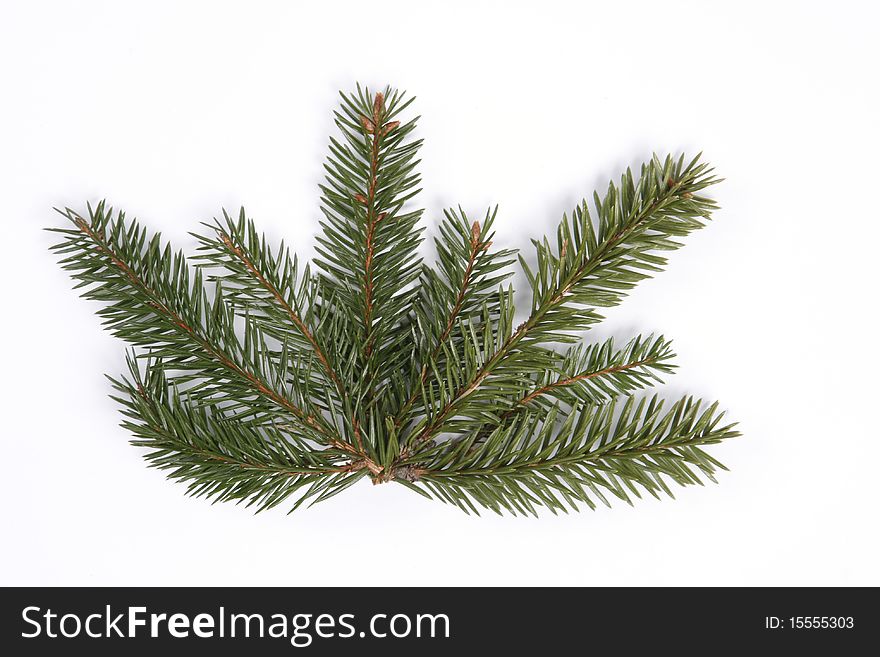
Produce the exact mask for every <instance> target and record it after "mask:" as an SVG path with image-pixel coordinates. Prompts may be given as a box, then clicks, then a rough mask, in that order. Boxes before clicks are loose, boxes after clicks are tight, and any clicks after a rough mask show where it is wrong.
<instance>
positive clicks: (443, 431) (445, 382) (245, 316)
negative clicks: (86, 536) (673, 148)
mask: <svg viewBox="0 0 880 657" xmlns="http://www.w3.org/2000/svg"><path fill="white" fill-rule="evenodd" d="M410 102H411V99H409V100H407V99H405V97H404V94H403V93H399V92H397V91H394V90H391V89H386V90H385V91H384V93H376V94H373V93H371V92H370V91H369V90H367V89H361V88H360V87H358V88H357V90H356V92H355V93H352V94H342V102H341V105H340V108H339V110H338V111H337V112H336V113H335V118H336V125H337V127H338V128H339V134H338V135H337V137H335V138H331V140H330V155H329V157H328V159H327V162H326V164H325V170H326V180H325V183H324V184H323V185H322V186H321V192H322V197H321V202H322V205H321V209H322V211H323V215H324V218H323V220H322V222H321V227H322V229H323V233H322V234H321V235H320V236H319V237H318V238H317V247H316V248H317V252H318V258H317V259H316V260H315V262H314V263H313V266H314V270H313V269H311V268H310V267H309V266H308V265H305V266H302V265H301V264H300V263H299V262H298V260H297V258H296V256H295V255H292V254H291V253H290V251H289V250H288V249H287V248H286V247H285V246H284V245H283V244H282V245H281V246H279V247H277V248H273V247H272V246H270V245H269V244H267V242H266V240H265V238H264V237H263V236H262V235H261V234H260V233H259V232H258V231H257V229H256V228H255V226H254V224H253V222H252V221H251V220H250V219H248V218H247V216H246V215H245V212H244V210H243V209H242V210H241V212H240V213H239V215H238V216H237V217H234V216H230V215H228V214H227V213H226V212H225V211H224V212H223V216H222V217H221V218H220V219H219V220H215V221H214V222H212V223H208V224H205V225H204V226H205V231H204V232H203V233H199V234H195V237H196V238H197V240H198V241H199V250H198V254H197V256H196V258H195V259H194V263H193V264H194V266H191V264H190V262H188V261H187V259H186V258H185V256H184V255H183V254H182V253H180V252H176V251H173V250H172V249H171V247H170V246H169V245H168V244H167V243H166V242H163V241H162V239H161V237H160V236H159V235H158V234H150V233H148V231H147V230H146V229H145V228H143V227H142V226H141V225H140V224H139V223H138V222H137V221H133V220H129V219H126V217H125V215H124V213H122V212H117V213H114V212H113V210H112V209H111V208H109V207H106V206H105V204H104V203H103V202H102V203H99V204H98V205H97V207H94V208H92V207H89V208H88V212H87V213H86V214H85V215H80V214H78V213H76V212H74V211H73V210H70V209H65V210H64V211H62V214H63V215H64V216H65V217H67V218H68V219H69V220H70V222H71V223H72V227H70V228H63V229H57V228H53V229H50V230H53V231H55V232H57V233H59V234H60V235H61V236H62V239H61V241H60V242H59V243H58V244H56V245H55V246H54V247H53V250H54V251H55V252H56V253H57V254H59V255H60V256H61V257H62V259H61V265H62V266H63V267H64V268H65V269H67V270H69V271H70V272H71V274H72V276H73V277H74V279H75V280H76V281H78V284H77V286H76V287H77V288H81V289H82V290H83V296H85V297H87V298H90V299H94V300H97V301H100V302H102V305H101V307H100V309H99V310H98V314H99V315H100V316H101V317H102V318H103V320H104V325H105V326H106V327H107V328H108V329H109V330H110V331H112V332H113V333H114V334H115V335H117V336H119V337H120V338H122V339H123V340H125V341H126V342H128V343H129V344H130V345H131V347H132V352H131V356H130V357H129V360H128V369H129V373H128V375H127V376H126V377H124V378H120V379H111V381H112V383H113V387H114V389H115V393H114V399H116V400H117V401H118V403H119V404H120V405H121V408H122V414H123V416H124V421H123V426H124V427H125V428H126V429H127V430H128V431H130V432H131V433H132V434H133V435H134V440H133V441H132V442H133V443H134V444H135V445H138V446H141V447H145V448H147V449H148V450H149V451H148V452H147V455H146V458H147V460H148V461H149V463H150V464H151V465H153V466H155V467H158V468H161V469H163V470H166V471H167V472H168V474H169V477H171V478H173V479H179V480H181V481H184V482H186V483H187V485H188V491H189V493H190V494H192V495H196V496H205V497H208V498H211V499H213V500H215V501H226V500H235V501H237V502H245V503H246V504H247V505H248V506H253V507H254V508H256V509H257V510H263V509H268V508H271V507H274V506H276V505H279V504H281V503H283V502H288V504H289V505H290V506H292V508H293V509H295V508H298V507H299V506H300V505H302V504H304V503H309V504H314V503H316V502H320V501H322V500H325V499H328V498H330V497H332V496H333V495H336V494H337V493H339V492H342V491H343V490H344V489H345V488H347V487H348V486H351V485H352V484H353V483H355V482H356V481H358V480H359V479H361V478H363V477H369V478H370V479H371V480H372V481H373V482H374V483H385V482H397V483H400V484H402V485H404V486H406V487H407V488H410V489H412V490H414V491H416V492H418V493H420V494H422V495H425V496H427V497H429V498H436V499H439V500H442V501H444V502H448V503H450V504H453V505H455V506H457V507H459V508H460V509H462V510H463V511H465V512H468V513H470V512H473V513H478V511H479V509H480V508H483V509H489V510H492V511H495V512H498V513H502V512H510V513H513V514H536V513H537V511H538V509H539V508H540V507H546V508H548V509H550V511H552V512H553V513H556V512H557V511H567V510H568V509H578V508H581V507H582V506H588V507H590V508H595V507H596V505H597V503H603V504H608V503H609V501H610V500H611V499H613V498H617V499H620V500H623V501H625V502H628V503H631V501H632V499H633V498H634V497H641V495H642V493H649V494H651V495H653V496H654V497H660V496H661V495H669V496H672V491H671V490H670V488H669V484H670V483H675V484H679V485H682V486H685V485H690V484H701V483H702V482H703V481H704V480H705V479H709V480H714V479H713V475H714V473H715V471H716V470H717V469H718V468H723V466H722V465H721V464H720V463H718V461H716V460H715V459H713V458H712V457H711V456H709V455H708V454H707V453H706V452H705V451H703V448H704V447H706V446H707V445H712V444H714V443H717V442H719V441H721V440H724V439H726V438H730V437H733V436H736V435H738V433H737V432H736V431H735V430H734V428H733V427H734V425H732V424H725V423H724V422H723V421H722V416H723V413H721V412H719V411H718V410H717V404H705V403H703V402H702V401H699V400H694V399H692V398H690V397H687V398H683V399H680V400H678V401H675V402H673V403H672V404H671V405H668V408H667V406H666V405H664V402H663V401H662V400H660V399H659V398H658V397H657V396H648V397H646V396H644V395H640V394H639V393H640V391H642V390H644V389H646V388H649V387H651V386H653V385H654V384H655V383H658V382H660V381H661V377H662V375H664V374H668V373H670V372H671V371H672V369H673V367H674V366H673V365H672V363H671V359H672V358H673V353H672V348H671V343H670V342H669V341H668V340H666V339H665V338H664V337H662V336H660V337H655V336H647V337H642V336H638V337H635V338H633V339H632V340H631V341H630V342H629V343H628V344H626V345H625V346H623V347H618V346H616V345H615V344H614V343H613V341H612V340H607V341H604V342H597V343H593V344H581V343H580V337H579V335H581V334H582V333H583V332H584V331H586V330H588V329H589V328H591V327H592V326H593V325H594V324H596V323H597V322H599V321H601V320H602V316H601V315H600V314H599V312H598V309H600V308H604V307H609V306H614V305H617V304H619V303H620V302H621V301H622V299H623V297H624V296H625V295H626V294H627V292H628V291H629V290H630V289H632V288H633V287H634V286H635V285H636V284H637V283H638V282H639V281H641V280H643V279H645V278H648V277H649V276H651V275H653V274H654V273H655V272H658V271H660V270H661V269H662V268H663V267H664V265H665V264H666V258H665V257H664V256H663V255H662V253H663V252H665V251H671V250H674V249H677V248H678V247H679V246H680V245H681V244H680V241H679V240H680V238H682V237H684V236H686V235H687V234H688V233H690V232H691V231H694V230H696V229H698V228H701V227H702V226H703V225H704V224H705V222H706V221H707V220H708V219H709V217H710V213H711V212H712V211H713V210H715V209H716V207H717V206H716V205H715V203H714V202H713V201H712V200H711V199H709V198H707V197H705V196H704V195H703V194H704V192H705V190H706V188H707V187H709V186H710V185H713V184H715V183H717V182H718V181H719V180H718V179H717V178H715V177H713V175H712V169H711V168H709V166H708V165H707V164H705V163H702V162H701V161H700V159H699V156H698V157H696V158H694V159H692V160H690V161H687V160H685V159H684V158H683V157H681V158H678V159H674V158H672V157H666V158H663V159H660V158H658V157H656V156H655V157H653V158H652V159H651V160H649V161H648V162H646V163H645V164H643V165H642V167H641V170H640V172H639V175H638V177H636V176H634V175H633V174H632V172H631V171H629V170H627V171H626V172H625V173H624V174H623V176H622V177H621V179H620V183H619V184H613V183H612V184H609V186H608V190H607V191H606V192H605V195H604V196H600V195H598V194H594V196H593V199H592V204H589V203H588V202H587V201H584V202H583V203H581V204H580V205H579V206H578V207H577V208H575V209H574V211H573V212H572V213H571V215H567V216H565V217H563V219H562V222H561V223H560V224H559V228H558V230H557V231H556V236H555V238H554V239H548V238H543V239H541V240H533V243H534V247H535V253H534V257H531V258H526V257H523V256H520V255H519V254H517V253H516V252H515V251H512V250H505V249H497V248H493V246H492V240H493V235H494V226H495V221H496V213H497V210H489V211H488V212H487V213H486V214H485V215H484V216H483V217H482V218H481V220H480V221H472V220H471V219H470V218H468V217H467V215H466V214H465V212H464V211H463V210H461V209H460V208H458V209H451V210H449V211H447V212H446V213H445V218H444V220H443V221H442V222H441V224H440V227H439V235H438V236H437V237H436V238H435V240H434V244H435V247H436V251H437V262H436V263H435V264H434V265H428V264H425V263H423V262H422V261H421V259H420V258H419V256H418V247H419V244H420V242H421V232H422V228H420V227H419V225H418V224H419V220H420V218H421V215H422V210H420V209H413V208H412V207H411V201H412V199H413V198H414V197H415V196H416V195H417V194H418V192H419V185H420V178H419V174H418V173H417V171H416V167H417V165H418V159H417V155H418V150H419V146H420V145H421V141H420V140H415V139H413V137H412V134H413V131H414V129H415V127H416V120H415V119H406V118H405V116H404V114H405V110H406V109H407V107H408V106H409V104H410ZM517 259H519V262H520V264H521V265H522V268H523V271H524V273H525V276H526V278H527V280H528V284H529V286H530V288H531V307H530V309H529V314H528V317H527V318H526V319H525V320H524V321H522V322H519V323H517V322H515V320H514V314H515V308H514V303H513V299H514V292H513V287H512V286H511V285H510V283H509V281H508V278H509V276H510V275H511V270H510V266H511V265H512V264H513V263H514V262H515V261H516V260H517ZM560 345H568V347H567V348H564V349H563V348H560Z"/></svg>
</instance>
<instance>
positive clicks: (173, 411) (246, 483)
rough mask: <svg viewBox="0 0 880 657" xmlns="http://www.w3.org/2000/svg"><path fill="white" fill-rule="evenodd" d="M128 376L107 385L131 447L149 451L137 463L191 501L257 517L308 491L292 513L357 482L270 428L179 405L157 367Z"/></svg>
mask: <svg viewBox="0 0 880 657" xmlns="http://www.w3.org/2000/svg"><path fill="white" fill-rule="evenodd" d="M129 370H130V376H131V380H130V381H129V380H115V379H111V381H112V383H113V385H114V388H115V389H116V390H117V391H118V392H119V393H121V394H122V395H123V396H121V397H120V396H115V397H114V399H116V401H117V402H119V403H120V404H121V406H122V412H123V415H124V416H125V418H126V419H125V421H124V422H123V423H122V426H123V427H124V428H126V429H127V430H128V431H130V432H131V433H132V434H133V435H134V436H135V438H134V440H132V444H133V445H135V446H138V447H146V448H148V449H150V450H151V451H150V452H148V453H147V454H146V455H145V458H146V459H147V460H148V461H149V463H150V465H151V466H153V467H156V468H159V469H162V470H170V471H171V472H170V474H169V475H168V476H169V477H170V478H172V479H177V480H180V481H188V482H190V483H189V486H188V493H189V494H191V495H194V496H197V497H200V496H205V497H209V498H214V499H215V500H216V501H227V500H234V501H238V502H246V503H247V506H252V505H255V506H256V510H257V512H259V511H262V510H265V509H269V508H272V507H274V506H276V505H278V504H280V503H282V502H284V501H285V500H286V499H288V498H289V497H290V496H292V495H294V494H296V493H298V492H300V491H301V489H303V488H305V487H306V486H310V487H311V488H310V489H309V490H308V491H307V492H306V494H305V495H302V496H301V497H300V499H299V500H298V501H297V502H296V504H294V507H293V508H294V509H295V508H297V507H298V506H299V505H300V504H302V503H303V502H305V501H306V500H307V499H309V498H310V497H314V496H315V495H319V494H321V493H323V492H327V491H329V490H332V489H334V488H338V487H339V486H340V485H346V484H347V483H348V480H349V479H351V478H359V477H360V476H361V475H362V474H363V473H362V472H359V471H360V470H361V469H362V468H358V467H355V466H352V465H351V464H348V465H338V464H334V462H333V458H332V456H331V458H330V459H327V458H325V455H324V454H323V453H321V452H317V453H316V452H312V451H310V450H308V449H307V448H306V446H305V445H303V444H301V443H300V444H297V443H296V442H291V441H290V440H288V439H286V438H285V437H284V436H282V434H281V433H280V432H278V431H277V430H276V429H275V428H274V427H271V426H269V427H260V428H254V427H252V426H250V425H247V424H243V423H240V422H237V421H234V420H230V419H228V418H226V417H224V416H223V415H222V412H220V411H219V409H217V408H216V407H214V406H210V405H199V406H194V405H192V404H188V403H186V402H185V401H184V400H182V399H181V398H180V396H179V395H178V394H177V393H176V391H175V390H174V389H173V388H170V387H169V385H168V383H167V382H166V381H165V377H164V375H163V373H162V370H161V367H152V366H151V365H150V363H148V364H147V371H146V376H145V377H144V376H142V375H141V374H140V371H139V367H138V364H137V362H136V361H135V360H134V358H131V359H129ZM324 499H326V496H325V497H324ZM291 510H293V509H291Z"/></svg>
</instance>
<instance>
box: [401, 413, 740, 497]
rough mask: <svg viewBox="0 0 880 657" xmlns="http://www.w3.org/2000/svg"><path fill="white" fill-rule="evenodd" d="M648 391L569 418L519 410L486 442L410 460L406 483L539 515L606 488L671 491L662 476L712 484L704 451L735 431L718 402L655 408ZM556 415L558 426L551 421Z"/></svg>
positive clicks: (711, 462)
mask: <svg viewBox="0 0 880 657" xmlns="http://www.w3.org/2000/svg"><path fill="white" fill-rule="evenodd" d="M662 407H663V402H662V401H660V400H659V398H658V397H656V396H654V397H652V398H650V399H644V398H643V399H641V400H638V401H636V400H635V399H634V398H632V397H630V398H628V399H627V400H626V402H625V403H624V404H623V405H622V406H619V405H618V404H616V403H612V404H610V405H603V406H591V407H590V406H587V407H580V408H575V409H573V410H572V412H571V413H570V414H568V415H567V416H562V417H558V416H560V415H561V412H560V411H559V410H558V408H557V409H554V410H553V411H551V412H550V413H549V414H537V415H536V414H533V413H529V414H528V415H526V416H524V417H522V418H521V419H519V420H518V421H516V422H513V423H511V424H510V425H508V426H506V427H503V428H499V429H497V430H496V431H495V432H493V434H492V436H491V437H490V439H489V440H487V441H486V442H484V443H476V444H473V443H462V444H458V445H454V446H453V447H451V448H449V449H446V450H445V451H444V450H443V449H442V448H437V449H436V453H435V456H434V457H433V459H432V460H431V461H430V462H428V463H426V464H424V465H421V466H410V470H408V471H407V472H408V473H409V477H410V480H412V481H414V482H417V485H422V486H423V487H424V488H425V489H426V492H428V493H429V494H433V495H435V496H436V497H437V498H439V499H441V500H444V501H446V502H450V503H452V504H455V505H456V506H458V507H459V508H461V509H463V510H464V511H466V512H469V511H472V512H476V513H478V511H477V509H476V507H475V506H474V505H475V504H477V505H480V506H483V507H485V508H488V509H491V510H493V511H495V512H498V513H500V512H501V511H502V510H506V511H509V512H511V513H514V514H517V513H522V514H536V506H538V505H542V506H546V507H547V508H549V509H551V510H552V511H553V512H554V513H555V512H556V511H557V510H561V511H566V510H567V508H572V509H574V510H576V509H577V504H578V503H584V504H587V505H588V506H589V507H590V508H595V500H596V499H598V500H600V501H601V502H603V503H604V504H606V505H609V502H608V498H607V497H606V493H607V494H610V495H611V496H614V497H617V498H619V499H620V500H622V501H625V502H627V503H630V504H631V503H632V497H633V496H634V497H637V498H638V497H641V492H640V489H641V490H642V491H645V492H648V493H650V494H651V495H653V496H654V497H657V498H659V496H660V494H661V493H665V494H666V495H669V496H670V497H673V493H672V491H671V490H670V489H669V487H668V485H667V483H666V481H664V478H666V479H669V480H671V481H672V482H673V483H676V484H679V485H681V486H687V485H692V484H702V480H701V475H702V476H703V477H705V478H707V479H709V480H712V481H714V473H715V471H716V469H718V468H722V469H724V466H723V465H722V464H720V463H719V462H718V461H716V460H715V459H713V458H712V457H711V456H709V455H708V454H706V453H705V452H704V451H703V450H702V448H703V447H705V446H707V445H712V444H716V443H718V442H720V441H721V440H725V439H727V438H732V437H735V436H737V435H739V433H738V432H737V431H735V430H734V429H733V427H734V425H721V420H722V417H723V415H724V414H723V413H719V412H718V411H717V404H711V405H709V406H708V407H706V406H705V404H704V403H703V402H701V401H694V400H693V399H692V398H683V399H681V400H679V401H677V402H676V403H675V404H673V406H672V407H671V408H670V410H669V411H668V412H666V413H662ZM558 422H562V426H561V427H559V426H558Z"/></svg>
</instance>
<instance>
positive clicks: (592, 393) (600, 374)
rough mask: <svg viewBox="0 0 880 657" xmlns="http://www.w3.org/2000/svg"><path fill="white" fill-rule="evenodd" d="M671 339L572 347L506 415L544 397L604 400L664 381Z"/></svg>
mask: <svg viewBox="0 0 880 657" xmlns="http://www.w3.org/2000/svg"><path fill="white" fill-rule="evenodd" d="M673 356H674V354H673V353H672V349H671V343H670V342H669V341H668V340H666V339H664V338H663V336H662V335H661V336H660V337H657V338H654V337H653V336H648V337H647V338H642V337H641V336H639V337H637V338H634V339H633V340H631V341H630V342H629V344H627V345H626V346H625V347H624V348H623V349H620V350H617V351H615V350H614V339H613V338H609V339H608V340H606V341H605V342H601V343H596V344H592V345H590V346H588V347H586V348H584V347H582V346H581V345H578V346H576V347H573V348H571V349H569V351H568V353H567V354H566V356H565V360H564V362H563V364H562V366H561V368H560V370H559V373H554V372H546V373H545V375H544V376H543V377H542V378H541V380H539V382H538V383H537V384H536V386H535V387H534V388H533V389H531V390H530V391H528V392H527V393H526V394H524V395H523V396H522V397H521V398H520V399H519V400H517V402H516V403H515V404H514V406H513V408H511V409H510V410H509V411H508V412H507V413H506V414H505V415H504V416H503V417H507V416H509V415H510V414H512V413H513V412H515V411H516V410H518V409H520V408H523V407H526V406H528V405H531V404H534V403H537V402H539V401H541V400H546V399H547V398H550V399H554V398H555V399H560V400H562V401H566V402H568V403H570V404H574V403H577V402H586V403H602V402H605V401H608V400H611V399H614V398H615V397H617V396H619V395H626V394H631V393H632V392H634V391H635V390H638V389H640V388H645V387H648V386H651V385H653V384H654V383H658V382H661V379H660V377H659V375H658V373H668V372H671V371H672V369H673V367H674V365H671V364H669V363H668V361H669V360H670V359H671V358H673Z"/></svg>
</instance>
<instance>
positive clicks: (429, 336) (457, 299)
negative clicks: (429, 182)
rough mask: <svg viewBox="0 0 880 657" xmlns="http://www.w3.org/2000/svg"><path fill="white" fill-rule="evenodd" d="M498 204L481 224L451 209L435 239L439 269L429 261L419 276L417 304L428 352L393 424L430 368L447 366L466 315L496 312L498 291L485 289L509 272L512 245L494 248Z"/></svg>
mask: <svg viewBox="0 0 880 657" xmlns="http://www.w3.org/2000/svg"><path fill="white" fill-rule="evenodd" d="M497 212H498V208H497V207H496V208H495V209H494V210H492V211H491V212H487V213H486V216H485V218H484V220H483V224H482V225H480V222H479V221H474V222H473V223H471V222H470V221H469V220H468V218H467V215H466V214H465V213H464V211H463V210H461V209H460V208H459V211H458V212H456V211H455V210H447V211H446V212H445V213H444V214H445V220H444V221H443V222H442V223H441V224H440V227H439V230H440V237H438V238H437V239H435V247H436V249H437V254H438V268H439V270H440V271H439V272H437V271H435V270H434V269H433V268H430V267H427V266H425V267H424V269H423V273H422V277H421V296H420V303H419V304H417V305H416V307H415V311H416V323H417V326H418V328H419V330H420V332H421V335H422V336H424V338H425V340H424V343H425V344H426V345H428V349H430V352H429V353H428V355H427V356H423V357H422V361H421V365H420V366H419V368H418V371H419V378H418V381H417V383H416V385H415V386H414V389H413V391H412V393H410V395H409V397H408V398H407V399H406V401H405V402H404V403H403V405H402V406H401V408H400V411H399V412H398V413H397V416H396V417H395V426H398V427H399V426H400V425H401V424H402V423H403V421H404V419H405V418H406V416H407V414H408V413H409V411H410V410H411V409H412V406H413V404H414V403H415V402H416V401H417V400H418V399H419V398H420V397H424V395H425V390H424V386H425V384H426V382H427V381H428V378H429V376H430V373H431V372H432V371H434V370H438V369H442V368H443V361H442V360H438V358H439V357H440V356H442V355H445V353H446V350H447V342H448V341H449V340H450V339H454V337H455V335H454V333H453V329H454V328H455V327H456V326H457V325H458V324H459V322H460V321H461V320H462V318H464V319H465V320H471V319H472V318H473V316H474V315H475V314H476V315H480V314H482V312H483V308H482V305H483V304H487V308H486V311H487V312H486V314H487V315H488V316H489V317H488V320H487V321H489V322H491V321H494V319H495V318H496V317H497V314H498V303H497V301H496V298H495V297H490V298H489V299H487V298H486V293H487V292H488V291H490V290H493V289H494V288H497V286H498V285H499V284H500V283H501V282H502V281H504V280H505V279H506V278H507V277H508V276H509V273H508V272H502V271H501V270H502V269H503V268H505V267H506V266H507V265H509V264H511V263H512V262H513V260H512V259H511V256H513V255H514V253H515V252H514V251H510V250H501V251H494V252H493V251H490V248H491V246H492V239H493V237H494V231H493V230H492V226H493V224H494V222H495V217H496V215H497Z"/></svg>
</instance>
